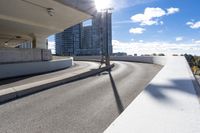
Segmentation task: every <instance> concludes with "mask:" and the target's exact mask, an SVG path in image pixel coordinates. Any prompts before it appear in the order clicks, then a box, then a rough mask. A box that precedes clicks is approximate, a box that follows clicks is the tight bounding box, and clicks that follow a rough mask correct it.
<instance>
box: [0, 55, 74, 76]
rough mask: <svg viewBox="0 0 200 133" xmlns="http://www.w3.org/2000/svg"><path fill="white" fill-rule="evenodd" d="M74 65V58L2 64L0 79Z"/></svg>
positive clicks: (0, 65) (0, 66)
mask: <svg viewBox="0 0 200 133" xmlns="http://www.w3.org/2000/svg"><path fill="white" fill-rule="evenodd" d="M72 65H73V59H72V58H66V59H56V60H51V61H40V62H26V63H12V64H0V79H4V78H11V77H17V76H24V75H30V74H39V73H45V72H50V71H55V70H60V69H64V68H67V67H70V66H72Z"/></svg>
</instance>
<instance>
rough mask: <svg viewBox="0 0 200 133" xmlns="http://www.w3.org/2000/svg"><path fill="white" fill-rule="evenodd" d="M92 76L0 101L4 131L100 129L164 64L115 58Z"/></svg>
mask: <svg viewBox="0 0 200 133" xmlns="http://www.w3.org/2000/svg"><path fill="white" fill-rule="evenodd" d="M114 63H115V64H116V65H115V67H114V69H113V70H112V72H111V73H108V72H104V73H102V74H101V75H97V76H93V77H89V78H86V79H83V80H79V81H75V82H71V83H68V84H65V85H61V86H58V87H54V88H51V89H49V90H46V91H42V92H39V93H35V94H33V95H30V96H27V97H23V98H21V99H17V100H14V101H11V102H8V103H5V104H2V105H0V132H1V133H101V132H103V131H104V130H105V129H106V128H107V127H108V126H109V124H111V122H112V121H113V120H114V119H116V117H117V116H118V115H119V114H120V113H121V112H122V111H123V110H124V109H125V108H126V107H127V106H128V105H129V104H130V102H131V101H132V100H133V99H134V98H135V97H136V96H137V95H138V94H139V93H140V92H141V91H142V90H143V89H144V88H145V86H146V85H147V83H148V82H149V81H150V80H151V79H152V78H153V77H154V76H155V75H156V73H157V72H158V71H159V70H160V69H161V66H158V65H153V64H144V63H131V62H114Z"/></svg>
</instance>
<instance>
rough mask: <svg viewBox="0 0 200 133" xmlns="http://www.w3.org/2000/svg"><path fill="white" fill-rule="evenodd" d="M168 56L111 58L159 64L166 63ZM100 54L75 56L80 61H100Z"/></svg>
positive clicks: (112, 58)
mask: <svg viewBox="0 0 200 133" xmlns="http://www.w3.org/2000/svg"><path fill="white" fill-rule="evenodd" d="M167 58H168V57H165V56H155V57H151V56H146V57H145V56H111V57H110V59H111V60H118V61H132V62H143V63H153V64H158V65H165V64H166V61H167ZM100 59H101V57H100V56H75V57H74V60H79V61H81V60H82V61H84V60H88V61H100Z"/></svg>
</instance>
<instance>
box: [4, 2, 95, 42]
mask: <svg viewBox="0 0 200 133" xmlns="http://www.w3.org/2000/svg"><path fill="white" fill-rule="evenodd" d="M95 12H96V9H95V6H94V2H93V0H0V43H2V42H3V41H4V39H5V36H7V37H8V36H10V38H13V36H22V37H23V36H33V35H34V36H36V37H37V36H42V37H47V36H49V35H51V34H55V33H57V32H61V31H63V30H64V29H66V28H68V27H70V26H72V25H75V24H77V23H80V22H81V21H84V20H87V19H89V18H91V17H92V15H93V14H95ZM3 36H4V39H3Z"/></svg>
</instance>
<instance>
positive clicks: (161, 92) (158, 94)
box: [145, 79, 200, 102]
mask: <svg viewBox="0 0 200 133" xmlns="http://www.w3.org/2000/svg"><path fill="white" fill-rule="evenodd" d="M193 87H194V89H193ZM168 90H174V91H181V92H183V93H188V94H190V95H197V96H198V97H199V96H200V95H199V94H200V87H199V84H198V83H197V81H196V80H185V79H180V80H171V84H170V85H156V84H149V85H148V86H147V88H146V89H145V91H147V92H148V93H149V94H150V95H151V96H152V97H154V98H156V99H158V100H162V102H173V101H172V99H170V97H168V96H167V93H166V91H168ZM199 100H200V99H199Z"/></svg>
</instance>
